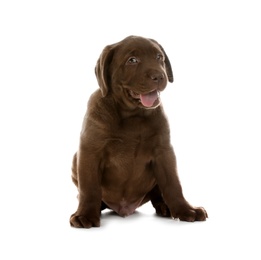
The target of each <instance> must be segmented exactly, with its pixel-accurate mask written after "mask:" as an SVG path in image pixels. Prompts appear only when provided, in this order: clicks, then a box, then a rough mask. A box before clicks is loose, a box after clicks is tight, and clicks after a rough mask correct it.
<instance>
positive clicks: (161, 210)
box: [149, 185, 171, 217]
mask: <svg viewBox="0 0 261 260" xmlns="http://www.w3.org/2000/svg"><path fill="white" fill-rule="evenodd" d="M149 196H150V200H151V203H152V205H153V207H154V208H155V210H156V214H157V215H159V216H161V217H171V214H170V210H169V208H168V206H167V205H166V203H165V202H164V200H163V197H162V195H161V191H160V189H159V187H158V185H156V186H155V187H154V188H153V190H152V191H151V192H150V193H149Z"/></svg>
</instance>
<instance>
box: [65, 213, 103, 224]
mask: <svg viewBox="0 0 261 260" xmlns="http://www.w3.org/2000/svg"><path fill="white" fill-rule="evenodd" d="M70 224H71V226H72V227H75V228H91V227H99V226H100V218H99V217H98V218H97V217H88V216H84V215H77V214H76V213H74V214H72V215H71V217H70Z"/></svg>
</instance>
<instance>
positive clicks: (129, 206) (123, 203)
mask: <svg viewBox="0 0 261 260" xmlns="http://www.w3.org/2000/svg"><path fill="white" fill-rule="evenodd" d="M142 201H143V199H141V200H137V201H135V202H129V201H127V200H126V199H125V198H122V199H121V200H120V201H119V202H118V203H115V202H107V201H106V200H104V202H105V203H106V204H107V206H108V207H109V208H110V209H112V210H113V211H115V212H116V213H117V214H118V215H120V216H122V217H126V216H129V215H131V214H133V213H134V211H135V210H136V209H137V208H138V207H139V206H140V204H141V202H142Z"/></svg>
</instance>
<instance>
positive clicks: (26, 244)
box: [0, 0, 261, 260]
mask: <svg viewBox="0 0 261 260" xmlns="http://www.w3.org/2000/svg"><path fill="white" fill-rule="evenodd" d="M258 2H259V1H253V0H247V1H241V0H240V1H231V0H225V1H223V0H219V1H207V0H206V1H201V0H199V1H186V0H185V1H165V0H161V1H155V0H149V1H145V0H144V1H142V0H139V1H136V0H132V1H116V0H110V1H107V0H104V1H102V0H95V1H77V0H74V1H57V0H52V1H48V0H45V1H12V0H8V1H7V0H6V1H5V0H3V1H1V3H0V37H1V40H0V87H1V89H0V123H1V127H0V158H1V175H0V178H1V180H0V209H1V214H0V225H1V226H0V238H1V250H0V258H1V259H64V258H65V257H66V259H67V258H68V259H69V258H74V259H76V257H77V259H89V258H90V257H91V259H102V258H103V257H113V258H114V259H133V258H136V259H142V258H145V257H146V258H152V259H156V258H158V259H166V258H169V259H186V260H187V259H189V258H193V259H237V258H239V257H240V259H251V260H253V259H261V252H260V250H261V249H260V232H261V226H260V217H261V214H260V213H261V212H260V198H261V192H260V173H261V165H260V159H261V148H260V147H261V138H260V135H261V133H260V132H261V125H260V111H261V104H260V103H261V102H260V97H261V94H260V93H261V91H260V87H261V79H260V72H261V47H260V46H261V28H260V25H261V16H260V13H261V7H260V4H259V3H258ZM132 34H134V35H141V36H145V37H150V38H153V39H155V40H157V41H158V42H159V43H160V44H161V45H162V46H163V47H164V48H165V51H166V53H167V54H168V57H169V59H170V60H171V63H172V67H173V73H174V76H175V82H174V83H173V84H169V85H168V88H167V89H166V91H165V92H164V93H162V95H161V96H162V100H163V103H164V107H165V110H166V113H167V114H168V117H169V121H170V125H171V129H172V142H173V145H174V148H175V151H176V155H177V159H178V167H179V174H180V178H181V181H182V184H183V189H184V193H185V196H186V198H187V200H188V201H189V202H190V203H191V204H193V205H196V206H200V205H202V206H204V207H205V208H206V210H207V211H208V214H209V219H208V220H207V221H206V222H203V223H183V222H179V221H174V220H171V219H162V218H159V217H156V216H155V214H154V210H153V208H152V206H151V205H150V203H148V204H146V205H145V206H143V207H141V208H140V209H138V211H137V212H136V213H135V214H134V215H132V216H130V217H127V218H121V217H118V216H116V215H114V214H111V213H109V212H105V213H104V214H103V215H102V218H101V227H100V228H95V229H94V228H93V229H90V230H79V229H74V228H71V227H70V226H69V216H70V215H71V214H72V213H73V212H74V211H75V210H76V207H77V199H76V195H77V191H76V189H75V187H74V186H73V184H72V182H71V179H70V175H71V172H70V167H71V160H72V156H73V154H74V152H75V151H76V150H77V146H78V138H79V132H80V129H81V124H82V118H83V115H84V113H85V109H86V103H87V100H88V97H89V96H90V94H91V93H92V92H93V91H94V90H95V89H97V87H98V85H97V82H96V78H95V75H94V66H95V64H96V61H97V59H98V57H99V55H100V53H101V51H102V49H103V47H105V46H106V45H107V44H111V43H115V42H117V41H120V40H121V39H123V38H125V37H126V36H128V35H132ZM155 120H157V119H156V118H155Z"/></svg>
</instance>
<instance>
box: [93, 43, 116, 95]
mask: <svg viewBox="0 0 261 260" xmlns="http://www.w3.org/2000/svg"><path fill="white" fill-rule="evenodd" d="M113 47H114V44H113V45H108V46H106V47H105V48H104V49H103V51H102V53H101V55H100V57H99V59H98V61H97V63H96V67H95V75H96V78H97V81H98V84H99V86H100V89H101V93H102V96H103V97H105V96H106V95H107V94H108V92H109V89H110V74H109V71H110V70H109V66H110V63H111V61H112V57H113V53H114V48H113Z"/></svg>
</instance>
